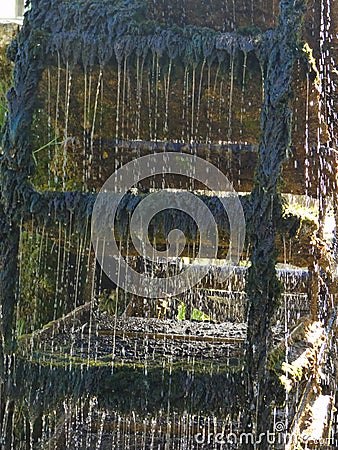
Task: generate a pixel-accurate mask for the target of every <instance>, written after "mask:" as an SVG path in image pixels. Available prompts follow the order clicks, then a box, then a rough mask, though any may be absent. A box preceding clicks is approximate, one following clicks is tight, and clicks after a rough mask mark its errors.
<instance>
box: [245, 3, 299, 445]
mask: <svg viewBox="0 0 338 450" xmlns="http://www.w3.org/2000/svg"><path fill="white" fill-rule="evenodd" d="M305 4H306V2H305V1H302V0H300V1H297V0H282V1H281V2H280V17H279V25H278V27H277V28H276V29H274V30H273V31H272V32H271V34H270V36H269V38H268V39H267V40H266V42H265V44H264V49H263V52H262V58H261V64H262V66H263V67H264V78H265V85H264V101H263V106H262V114H261V130H262V136H261V142H260V146H259V161H258V166H257V172H256V178H255V188H254V190H253V192H252V194H251V205H252V215H251V217H250V218H249V220H248V226H249V230H248V231H249V234H250V238H251V242H252V254H251V267H250V268H249V270H248V276H247V286H246V291H247V293H248V298H249V311H248V345H247V351H246V362H247V375H248V379H247V389H248V417H247V421H248V423H247V429H248V430H250V431H251V432H253V433H254V434H256V436H257V438H258V437H259V436H260V434H261V433H267V431H272V423H271V417H272V415H271V410H270V407H271V403H272V402H273V400H274V398H273V390H272V388H271V385H270V384H269V382H268V380H269V373H268V368H267V367H268V366H267V358H268V354H269V351H270V349H271V346H272V338H271V321H272V318H273V315H274V311H275V310H276V308H277V306H278V303H279V300H280V295H281V284H280V281H279V280H278V278H277V274H276V270H275V265H276V262H277V248H276V233H277V227H278V225H277V224H278V222H279V221H280V218H281V215H282V200H281V196H280V182H281V171H282V164H283V162H284V161H285V159H286V155H287V150H288V148H289V146H290V141H291V135H290V134H291V107H290V105H291V99H292V89H291V82H292V72H293V65H294V62H295V60H296V58H297V52H298V51H299V38H300V33H301V26H302V20H303V16H304V12H305ZM260 445H261V447H260V448H262V449H263V448H264V449H267V448H269V445H268V443H267V442H264V443H262V444H260ZM251 448H254V446H252V447H251Z"/></svg>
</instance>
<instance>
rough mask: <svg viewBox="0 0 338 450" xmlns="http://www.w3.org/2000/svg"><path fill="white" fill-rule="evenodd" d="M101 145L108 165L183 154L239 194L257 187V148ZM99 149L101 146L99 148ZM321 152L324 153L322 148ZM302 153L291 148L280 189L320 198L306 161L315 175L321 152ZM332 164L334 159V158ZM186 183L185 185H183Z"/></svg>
mask: <svg viewBox="0 0 338 450" xmlns="http://www.w3.org/2000/svg"><path fill="white" fill-rule="evenodd" d="M100 145H101V146H102V147H103V148H104V150H106V153H107V155H109V156H107V159H106V160H105V166H106V167H109V166H111V167H112V168H113V167H115V160H116V157H118V163H119V164H126V163H127V162H129V161H131V160H133V159H134V158H139V157H140V156H145V155H149V154H152V153H159V152H183V153H188V154H194V155H197V156H199V157H200V158H203V159H205V160H207V161H209V162H211V163H212V164H214V165H215V166H216V167H217V168H218V169H219V170H221V171H222V172H223V173H224V174H225V175H226V176H227V178H228V179H229V181H230V182H231V183H232V185H233V187H234V189H235V190H236V191H237V192H251V190H252V188H253V185H254V173H255V169H256V166H257V161H258V145H256V144H239V143H237V144H236V143H219V144H205V143H193V144H192V143H185V142H170V141H142V140H130V141H128V140H122V139H114V140H111V141H107V142H106V141H104V140H100ZM98 147H99V145H98ZM112 149H114V150H115V151H114V152H113V153H112V152H111V150H112ZM321 151H324V149H322V150H321ZM307 152H308V153H307V154H306V153H305V151H303V150H302V151H301V150H300V148H295V147H290V148H289V149H288V155H287V159H286V161H285V164H284V165H283V173H282V178H283V183H282V184H281V186H280V191H281V192H282V193H288V194H294V195H305V194H306V195H310V196H312V197H317V196H318V188H317V185H316V184H311V183H308V181H307V180H306V177H305V172H306V164H307V163H306V160H307V159H308V160H311V170H312V171H313V172H315V170H317V169H318V168H319V166H320V158H319V153H318V149H317V147H316V148H309V149H308V150H307ZM331 154H332V152H331ZM331 159H332V161H333V156H332V157H331ZM166 181H167V182H168V183H171V182H173V183H174V182H175V180H171V179H170V176H166ZM180 181H181V185H183V186H182V188H183V187H185V188H186V189H190V185H189V184H191V182H190V180H180ZM151 183H152V180H143V181H142V182H140V183H139V184H140V186H142V187H144V188H145V189H147V188H149V187H151ZM184 183H186V185H184ZM194 186H195V188H196V189H203V185H201V184H199V183H198V182H197V181H194Z"/></svg>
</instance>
